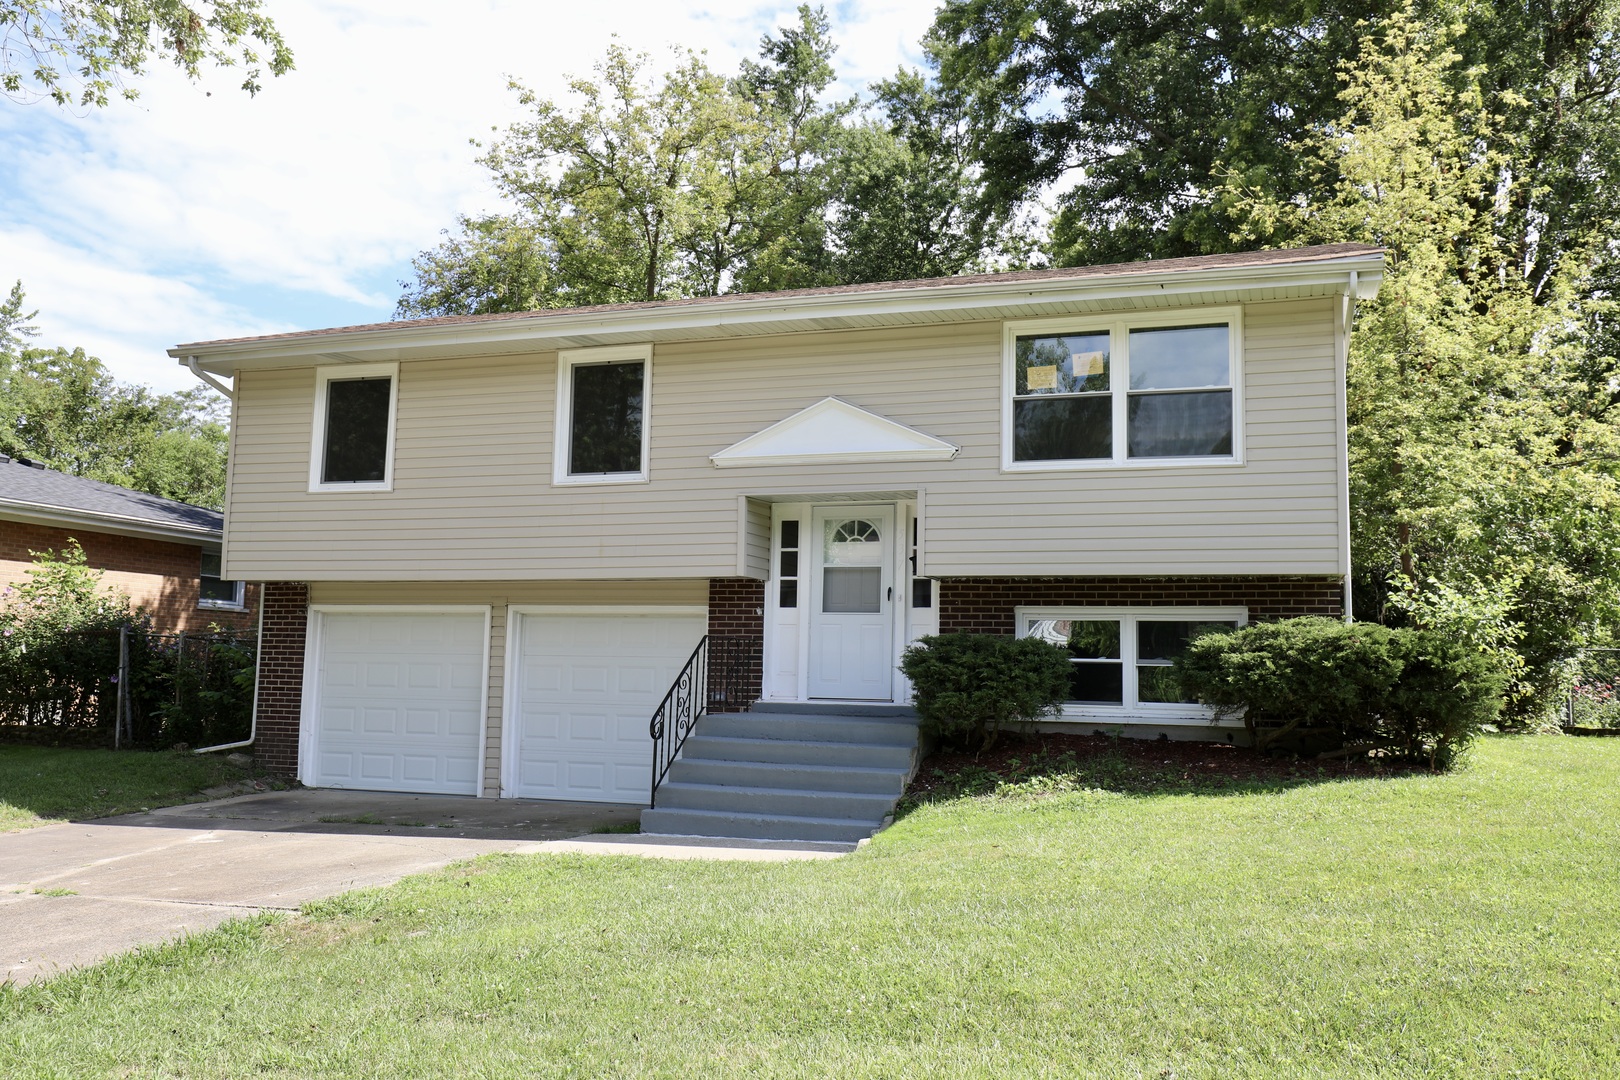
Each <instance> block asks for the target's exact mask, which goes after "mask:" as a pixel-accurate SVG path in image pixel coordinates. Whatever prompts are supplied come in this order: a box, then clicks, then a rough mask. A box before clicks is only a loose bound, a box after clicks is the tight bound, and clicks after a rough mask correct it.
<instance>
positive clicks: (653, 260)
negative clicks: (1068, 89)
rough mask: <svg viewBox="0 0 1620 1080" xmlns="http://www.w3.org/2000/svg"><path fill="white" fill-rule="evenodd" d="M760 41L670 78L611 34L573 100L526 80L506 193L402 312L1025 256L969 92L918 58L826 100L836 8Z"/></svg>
mask: <svg viewBox="0 0 1620 1080" xmlns="http://www.w3.org/2000/svg"><path fill="white" fill-rule="evenodd" d="M797 14H798V18H797V20H796V22H795V23H794V24H792V25H790V26H788V27H786V28H784V29H783V30H782V31H780V33H779V34H778V35H775V36H772V35H766V36H765V37H764V38H762V39H761V41H760V49H759V59H758V60H746V61H744V62H743V63H742V65H741V69H740V71H739V73H738V74H737V75H736V76H734V77H730V78H727V77H724V76H722V75H721V74H719V73H717V72H715V71H713V70H712V69H710V68H709V66H708V65H707V64H706V63H705V62H704V61H703V59H702V58H701V57H700V56H698V55H697V54H694V53H692V52H690V51H688V50H682V49H677V50H676V51H675V56H676V59H677V63H676V65H675V67H674V68H673V70H671V71H669V72H668V73H667V74H665V75H663V76H662V77H661V78H654V77H652V75H651V74H650V73H649V71H648V58H647V57H646V56H645V55H641V54H635V53H631V52H630V51H628V50H626V49H625V48H624V47H623V46H621V45H618V44H614V45H613V46H611V47H610V48H609V50H608V53H607V56H606V57H605V58H604V59H603V60H602V61H600V62H599V63H598V64H597V65H596V68H595V72H594V75H593V77H591V78H577V79H574V80H573V81H572V82H571V83H570V84H569V87H570V92H571V97H572V99H573V102H572V104H571V105H570V106H567V107H565V106H564V105H560V104H558V103H556V102H553V101H549V100H544V99H541V98H540V97H538V96H537V95H536V94H535V93H534V92H533V91H531V90H528V89H526V88H524V87H523V86H522V85H520V84H517V83H513V84H512V85H513V89H514V90H516V91H517V92H518V95H519V102H520V103H521V104H522V105H523V106H524V107H525V108H526V109H528V110H529V118H528V119H527V120H525V121H523V122H520V123H518V124H514V125H512V126H511V127H509V128H508V129H506V131H505V132H503V133H501V134H500V136H499V137H498V138H497V139H496V140H495V141H494V142H493V143H492V144H491V145H490V147H489V148H488V149H487V151H486V152H485V154H484V156H483V157H482V158H481V159H480V162H481V163H482V164H483V165H484V166H485V167H487V168H488V169H489V170H490V172H491V173H492V175H493V177H494V180H495V184H496V187H497V189H498V190H499V191H500V192H501V194H502V196H503V197H504V198H505V199H506V200H507V203H508V208H507V209H506V210H503V211H501V212H497V213H486V214H478V215H473V216H467V217H463V218H462V219H461V220H460V222H459V227H458V229H457V231H456V232H454V233H446V234H445V239H444V240H443V241H442V242H441V243H440V244H439V246H438V247H436V248H433V249H431V250H429V251H424V252H422V253H421V254H419V255H418V256H417V257H416V259H414V260H413V262H412V267H413V270H414V273H415V276H414V280H411V281H405V282H401V284H402V286H403V287H404V289H405V294H404V296H403V297H402V298H401V299H400V301H399V304H398V305H397V307H396V310H395V314H396V316H397V317H401V318H405V317H417V316H432V315H451V314H468V313H486V312H497V311H524V310H531V309H534V308H549V307H567V306H574V305H588V304H605V303H623V302H633V301H646V300H665V299H675V298H680V297H689V296H712V295H716V294H719V293H726V292H758V291H771V290H777V289H789V288H800V287H812V286H818V285H832V284H839V283H845V282H856V281H879V280H894V279H900V278H916V277H931V276H942V275H950V274H956V273H961V272H962V271H964V270H966V269H973V268H978V267H980V266H983V265H986V264H988V263H989V262H992V261H998V260H999V261H1002V262H1005V261H1009V260H1012V261H1016V260H1020V259H1023V258H1026V257H1027V255H1028V247H1029V244H1028V242H1027V237H1026V235H1025V230H1024V229H1023V228H1022V227H1021V226H1020V225H1019V223H1018V222H1016V221H1015V220H1014V218H1015V215H1013V214H1000V215H989V216H984V215H981V214H979V213H978V212H977V210H976V209H975V208H976V207H977V206H978V205H979V199H978V195H977V191H978V190H979V188H981V187H982V186H983V184H984V182H985V181H984V172H983V170H982V169H981V168H980V167H979V165H978V164H977V162H975V161H974V160H972V159H971V158H970V157H969V156H968V155H967V153H966V144H965V143H964V141H963V140H962V138H961V134H962V126H963V124H964V112H963V109H964V101H963V98H962V97H961V96H960V95H958V94H954V93H950V92H946V91H944V90H942V89H941V88H940V87H939V86H938V85H937V84H935V83H932V82H930V81H929V80H927V79H926V78H924V77H923V76H922V75H920V74H918V73H916V72H908V71H903V70H902V71H901V72H899V73H898V74H897V75H896V76H895V77H894V79H892V80H889V81H886V82H882V83H879V84H877V85H876V86H874V87H873V96H872V100H871V101H869V102H866V103H864V104H863V103H861V102H859V101H853V100H851V101H829V100H827V99H826V93H827V89H828V87H829V86H831V85H832V81H833V77H834V72H833V67H832V62H831V60H832V56H833V53H834V51H835V46H834V45H833V43H832V41H831V39H830V37H829V36H828V23H827V18H826V15H825V13H824V12H823V11H822V10H821V9H819V8H815V9H812V8H810V7H809V6H808V5H803V6H801V7H800V8H799V9H798V13H797Z"/></svg>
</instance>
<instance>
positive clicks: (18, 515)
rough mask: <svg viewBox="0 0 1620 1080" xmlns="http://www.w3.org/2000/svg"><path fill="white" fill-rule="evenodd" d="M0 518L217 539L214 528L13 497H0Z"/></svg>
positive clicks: (176, 538) (197, 540) (175, 538)
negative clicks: (155, 520)
mask: <svg viewBox="0 0 1620 1080" xmlns="http://www.w3.org/2000/svg"><path fill="white" fill-rule="evenodd" d="M0 517H4V518H9V519H11V520H13V521H26V522H28V523H29V524H31V525H49V526H52V527H54V528H61V529H74V528H80V529H91V530H94V531H96V532H104V533H112V534H114V535H117V536H137V537H141V538H143V539H149V540H168V541H172V542H177V543H190V544H198V545H203V546H206V545H208V544H217V543H219V542H220V539H221V535H222V534H221V531H220V530H218V529H204V528H200V527H195V528H194V527H192V526H187V525H160V524H158V523H156V522H152V521H146V520H144V519H142V518H135V517H126V516H124V515H122V514H103V513H97V512H96V511H93V510H77V509H74V508H72V507H66V506H46V505H43V504H41V503H25V502H19V501H16V500H13V499H0Z"/></svg>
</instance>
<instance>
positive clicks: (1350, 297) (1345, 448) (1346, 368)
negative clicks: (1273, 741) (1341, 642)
mask: <svg viewBox="0 0 1620 1080" xmlns="http://www.w3.org/2000/svg"><path fill="white" fill-rule="evenodd" d="M1360 291H1361V273H1360V271H1357V270H1351V271H1350V289H1349V291H1348V293H1347V295H1346V296H1345V302H1344V316H1343V318H1344V344H1343V345H1342V346H1340V350H1339V364H1338V367H1339V387H1338V398H1339V415H1340V416H1341V417H1343V418H1344V438H1343V439H1342V440H1340V443H1339V460H1340V461H1342V462H1344V475H1343V477H1342V478H1341V480H1342V482H1343V485H1344V487H1343V490H1342V491H1341V499H1340V503H1339V505H1340V506H1341V508H1342V509H1343V511H1344V546H1343V548H1342V549H1341V555H1342V557H1343V559H1344V621H1345V622H1347V623H1349V622H1354V621H1355V615H1354V614H1353V611H1354V609H1353V608H1352V607H1351V600H1352V597H1351V595H1350V588H1351V586H1350V571H1351V566H1350V401H1349V398H1350V384H1349V378H1350V334H1351V332H1352V331H1353V330H1355V326H1356V299H1357V296H1358V294H1359V293H1360Z"/></svg>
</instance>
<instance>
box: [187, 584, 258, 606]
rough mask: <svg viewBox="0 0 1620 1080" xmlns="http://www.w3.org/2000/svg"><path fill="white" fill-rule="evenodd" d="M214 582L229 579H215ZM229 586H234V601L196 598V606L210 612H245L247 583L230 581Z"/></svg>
mask: <svg viewBox="0 0 1620 1080" xmlns="http://www.w3.org/2000/svg"><path fill="white" fill-rule="evenodd" d="M214 580H216V581H230V579H229V578H215V579H214ZM231 584H232V585H235V586H236V599H235V600H205V599H203V598H202V597H198V598H197V606H198V607H199V608H207V609H209V610H212V611H246V610H247V602H246V600H245V595H246V592H247V583H246V582H243V581H232V582H231Z"/></svg>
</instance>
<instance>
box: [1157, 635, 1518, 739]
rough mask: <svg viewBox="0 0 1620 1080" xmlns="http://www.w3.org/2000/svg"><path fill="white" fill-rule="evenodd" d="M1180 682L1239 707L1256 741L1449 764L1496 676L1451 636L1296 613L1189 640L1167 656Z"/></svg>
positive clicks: (1479, 720)
mask: <svg viewBox="0 0 1620 1080" xmlns="http://www.w3.org/2000/svg"><path fill="white" fill-rule="evenodd" d="M1176 673H1177V677H1178V678H1179V679H1180V681H1181V686H1182V689H1183V690H1185V691H1186V692H1188V693H1189V694H1191V695H1192V696H1194V697H1196V698H1197V699H1198V700H1199V701H1201V702H1202V703H1204V704H1206V705H1211V706H1213V707H1214V708H1215V710H1216V717H1217V719H1220V718H1225V717H1231V716H1235V715H1237V714H1238V713H1240V712H1241V713H1242V715H1243V720H1244V723H1245V725H1246V726H1247V727H1248V729H1249V733H1250V735H1251V737H1252V738H1253V739H1254V744H1255V746H1256V747H1258V748H1260V749H1266V748H1268V747H1279V746H1287V745H1292V746H1294V747H1295V748H1296V749H1298V748H1302V747H1316V748H1320V749H1322V750H1324V751H1325V752H1326V753H1327V754H1330V755H1335V756H1345V755H1352V754H1364V753H1376V754H1382V755H1386V756H1391V757H1398V758H1404V759H1407V760H1412V761H1424V762H1427V763H1428V764H1429V766H1430V767H1431V768H1449V767H1450V766H1451V764H1452V763H1453V762H1454V761H1455V760H1456V757H1457V755H1458V754H1459V753H1461V752H1462V750H1463V749H1464V748H1466V747H1467V745H1468V744H1469V742H1471V741H1472V740H1473V738H1474V736H1475V735H1477V734H1478V733H1479V731H1480V729H1481V728H1482V727H1483V726H1484V725H1485V724H1487V723H1489V722H1491V721H1492V720H1494V719H1495V718H1496V717H1497V715H1498V714H1499V713H1500V711H1501V708H1502V691H1503V686H1504V683H1505V677H1504V675H1503V674H1502V673H1501V672H1500V671H1499V670H1498V669H1497V667H1496V666H1495V665H1494V664H1493V663H1492V662H1491V659H1490V657H1489V656H1488V655H1487V654H1484V653H1481V652H1480V651H1479V650H1477V649H1474V648H1472V647H1470V646H1469V645H1467V644H1466V643H1464V642H1462V641H1459V640H1457V639H1455V638H1450V637H1443V636H1441V635H1439V634H1435V633H1430V632H1424V631H1419V630H1400V629H1391V628H1389V627H1384V626H1379V625H1377V624H1375V623H1348V624H1347V623H1342V622H1339V621H1337V620H1334V619H1325V618H1304V619H1287V620H1284V621H1281V622H1270V623H1259V624H1256V625H1254V626H1249V627H1245V628H1243V629H1241V630H1237V631H1234V632H1232V633H1229V634H1210V635H1206V636H1204V637H1201V638H1198V639H1197V640H1195V641H1193V642H1192V644H1191V645H1190V646H1189V648H1188V650H1187V652H1186V653H1185V654H1184V655H1183V656H1182V657H1181V658H1180V659H1179V660H1177V662H1176Z"/></svg>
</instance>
